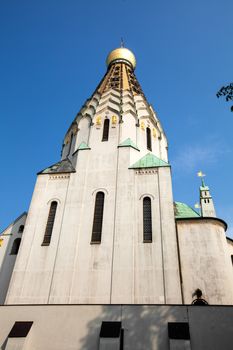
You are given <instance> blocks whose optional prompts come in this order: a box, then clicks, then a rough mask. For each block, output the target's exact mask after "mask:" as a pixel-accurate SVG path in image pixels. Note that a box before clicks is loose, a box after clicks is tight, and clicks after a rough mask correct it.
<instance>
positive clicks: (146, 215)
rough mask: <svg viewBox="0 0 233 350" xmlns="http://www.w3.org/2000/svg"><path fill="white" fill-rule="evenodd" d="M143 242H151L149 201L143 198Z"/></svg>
mask: <svg viewBox="0 0 233 350" xmlns="http://www.w3.org/2000/svg"><path fill="white" fill-rule="evenodd" d="M143 242H152V219H151V199H150V198H149V197H145V198H143Z"/></svg>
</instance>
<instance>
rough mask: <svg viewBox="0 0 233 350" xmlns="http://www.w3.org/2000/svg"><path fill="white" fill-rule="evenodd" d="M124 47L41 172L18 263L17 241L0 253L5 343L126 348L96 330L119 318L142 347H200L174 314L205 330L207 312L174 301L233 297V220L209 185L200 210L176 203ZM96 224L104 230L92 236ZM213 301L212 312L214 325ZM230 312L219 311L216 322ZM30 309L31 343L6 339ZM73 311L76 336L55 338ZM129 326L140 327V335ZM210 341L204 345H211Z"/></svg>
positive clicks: (224, 301) (153, 122)
mask: <svg viewBox="0 0 233 350" xmlns="http://www.w3.org/2000/svg"><path fill="white" fill-rule="evenodd" d="M124 50H126V49H124ZM124 50H123V51H121V49H120V51H119V52H120V53H119V52H118V55H115V56H114V55H113V56H111V57H115V58H114V59H113V60H112V61H111V60H110V63H109V67H108V70H107V73H106V75H105V76H104V78H103V80H102V81H101V83H100V84H99V86H98V87H97V89H96V90H95V92H94V94H93V95H92V97H91V98H90V99H88V100H87V101H86V103H85V104H84V106H83V107H82V109H81V111H80V112H79V113H78V114H77V116H76V118H75V120H74V121H73V122H72V124H71V126H70V128H69V129H68V131H67V133H66V135H65V138H64V144H63V147H62V158H61V161H60V162H58V163H57V164H54V165H52V166H50V167H49V168H47V169H45V170H43V171H42V172H40V173H39V174H38V178H37V181H36V185H35V189H34V193H33V197H32V201H31V205H30V208H29V212H28V215H27V220H26V225H25V229H24V233H23V237H22V243H21V247H20V251H19V254H18V257H17V260H16V263H15V266H14V269H13V263H7V261H8V260H9V259H10V256H9V249H10V248H7V249H8V253H7V250H6V248H4V249H5V250H4V249H2V248H1V250H0V266H1V275H0V281H1V278H2V281H3V284H2V286H3V288H2V292H1V300H0V302H1V303H3V302H4V300H5V304H6V306H4V307H3V308H2V311H3V312H6V311H5V310H7V312H9V317H6V324H5V326H4V327H5V328H4V332H5V333H4V332H3V336H2V340H1V341H2V342H4V341H5V342H6V343H5V345H4V346H7V347H6V349H14V346H16V348H17V349H22V348H23V349H27V348H28V349H41V348H43V349H60V348H61V349H64V348H65V349H95V348H96V349H97V348H98V347H99V349H101V350H104V349H119V346H120V345H119V339H118V340H115V341H114V340H109V339H108V340H106V339H103V340H101V339H100V340H99V338H98V337H99V336H98V335H97V333H99V327H100V325H99V324H101V322H102V321H111V320H113V321H114V320H115V321H117V320H120V321H121V322H123V324H124V328H125V330H127V331H128V335H127V336H126V338H125V339H128V340H127V341H128V343H127V342H126V344H128V345H126V347H125V348H127V349H137V348H138V349H142V347H137V345H136V344H137V342H138V343H139V344H140V338H141V337H142V339H143V340H142V341H143V344H145V347H144V348H145V349H149V348H151V349H168V348H170V349H183V348H184V347H185V348H187V349H189V348H190V346H191V345H190V341H188V342H186V341H184V339H183V340H182V339H179V340H182V341H181V342H180V341H178V340H177V339H176V340H177V341H176V340H174V339H173V338H172V339H173V340H171V339H170V340H169V339H168V338H167V333H166V336H165V329H166V332H167V323H168V322H171V321H170V320H173V319H174V320H175V321H174V322H184V321H185V322H186V321H187V312H188V313H190V315H194V316H192V317H194V318H193V319H192V321H190V322H191V323H192V327H193V329H195V330H193V332H194V333H195V332H196V333H195V334H196V335H197V334H198V332H199V330H197V329H196V328H195V327H196V325H195V322H196V320H197V319H198V318H199V317H202V316H201V315H202V312H201V311H197V313H196V311H194V310H193V309H192V307H191V308H190V307H187V308H186V307H182V306H177V307H176V306H170V307H168V306H166V305H181V304H191V303H192V301H193V300H194V299H196V296H197V294H195V293H197V291H198V290H201V292H202V294H203V298H204V299H205V300H206V301H207V302H208V303H209V304H212V305H214V304H215V305H232V303H233V275H232V272H233V271H232V261H231V256H233V248H232V247H233V244H232V242H231V240H228V241H227V240H226V236H225V230H226V224H225V223H224V222H223V221H222V220H221V219H218V218H216V214H215V209H214V204H213V200H212V197H211V196H210V193H209V189H208V187H206V186H204V187H201V188H200V203H201V209H202V215H201V216H200V215H199V214H198V213H196V212H194V211H193V210H192V209H191V208H189V207H188V206H187V205H185V204H184V203H179V202H175V203H174V200H173V193H172V181H171V180H172V179H171V167H170V165H169V163H168V154H167V139H166V136H165V134H164V131H163V129H162V126H161V123H160V121H159V120H158V117H157V115H156V113H155V112H154V111H153V109H152V107H151V106H150V105H149V104H148V102H147V100H146V98H145V96H144V94H143V92H142V90H141V88H140V85H139V84H138V82H137V80H136V77H135V75H134V69H133V66H134V65H135V62H134V61H133V59H132V57H131V56H130V55H129V56H125V52H124ZM113 53H114V52H113ZM130 54H131V55H132V53H130ZM127 55H128V54H127ZM132 62H134V63H132ZM99 193H101V196H102V198H104V199H103V202H102V204H103V207H102V208H103V210H102V209H101V210H102V211H101V213H102V216H101V215H100V214H96V208H97V204H96V203H97V196H98V194H99ZM54 203H55V204H54ZM145 203H147V204H145ZM148 203H149V204H148ZM53 205H55V206H53ZM146 205H147V207H146ZM52 207H53V208H55V209H53V210H52ZM98 208H99V209H98V210H99V211H98V213H99V212H100V207H98ZM98 215H99V216H98ZM97 216H98V218H97ZM100 216H101V220H100ZM96 218H97V219H96ZM25 219H26V216H25V215H24V216H22V218H20V220H19V221H17V225H20V224H22V223H24V221H25ZM98 220H99V221H98ZM100 221H101V224H100ZM96 222H97V224H96ZM17 225H16V226H17ZM95 225H96V226H95ZM98 225H99V226H98ZM97 226H98V234H99V236H98V237H99V238H98V239H93V237H94V233H95V234H96V231H95V230H97V228H96V227H97ZM100 226H101V228H100ZM17 227H18V226H17ZM17 227H16V232H17V229H18V228H17ZM7 232H8V231H7ZM7 232H4V235H5V236H6V235H7V234H8V233H7ZM12 232H13V231H12ZM15 234H16V235H17V233H15ZM148 235H149V236H148ZM13 236H14V232H13ZM148 237H149V238H148ZM12 239H13V238H12ZM8 246H9V247H10V243H9V244H8V245H5V247H8ZM9 261H10V260H9ZM7 264H8V265H7ZM6 266H10V267H8V268H6ZM12 269H13V273H12ZM11 274H12V276H11ZM10 278H11V282H10V286H9V288H8V285H9V280H10ZM6 294H7V296H6ZM5 296H6V299H5ZM196 300H199V297H197V299H196ZM200 300H202V299H200ZM200 300H199V301H200ZM25 304H27V305H29V306H23V305H25ZM52 304H53V305H52ZM61 304H63V305H61ZM68 304H69V305H68ZM74 304H75V305H76V306H75V307H72V305H74ZM93 304H95V306H93ZM122 304H125V306H122ZM140 304H142V306H139V305H140ZM152 304H157V306H152ZM7 305H15V306H7ZM36 305H40V308H39V306H36ZM46 305H47V306H46ZM57 305H60V306H57ZM159 305H161V306H159ZM11 308H12V309H11ZM210 309H211V308H209V307H208V309H206V312H205V313H203V325H204V323H205V321H204V320H205V318H208V317H209V311H208V310H210ZM10 310H13V311H12V313H11V311H10ZM19 310H21V311H19ZM36 310H39V312H38V314H37V315H35V313H37V311H36ZM122 310H123V311H122ZM197 310H200V308H199V307H197ZM212 310H214V309H212ZM222 310H223V311H222ZM225 310H227V308H226V309H218V311H217V314H216V315H218V316H216V318H215V316H214V317H213V322H216V319H217V317H219V315H221V313H222V312H223V313H226V314H227V313H228V311H225ZM105 311H106V314H105ZM20 312H22V315H24V316H23V317H24V318H26V319H27V320H28V321H33V322H34V321H37V326H36V327H37V328H35V326H33V327H34V328H32V330H31V331H30V332H29V334H31V332H34V330H33V329H35V333H32V334H34V338H32V339H31V340H27V341H28V343H27V345H26V343H24V342H23V345H22V344H21V345H17V344H16V345H14V342H15V340H12V337H10V338H9V339H8V338H7V334H8V333H9V329H10V328H11V327H10V325H12V322H13V319H14V320H15V321H17V320H20V319H21V318H20V317H19V314H20ZM57 312H58V314H59V315H60V316H59V317H61V319H59V320H58V317H57ZM157 312H159V314H157ZM231 312H232V309H231V311H230V313H231ZM62 313H63V314H64V315H66V316H67V317H68V320H67V325H65V329H66V330H67V329H69V332H70V336H71V338H72V341H69V339H68V337H67V338H65V340H64V341H59V340H57V341H55V340H54V338H55V333H57V332H58V333H59V332H60V329H61V328H62V325H64V317H65V316H61V314H62ZM77 313H78V314H79V317H78V318H77ZM128 313H130V314H132V316H133V318H135V319H136V320H137V318H140V317H142V315H143V317H144V316H145V315H146V316H145V319H143V321H144V322H146V324H148V327H149V329H150V331H149V333H150V335H151V337H150V341H151V343H150V344H149V343H148V341H149V340H148V339H149V338H148V337H147V335H146V334H145V335H144V332H145V325H144V324H143V323H142V322H141V321H140V320H139V321H138V323H137V322H136V321H135V322H136V323H135V325H134V326H133V323H132V319H131V320H127V315H128ZM173 314H174V315H178V316H174V315H173ZM158 315H160V316H161V317H162V315H163V316H164V315H165V316H164V318H163V317H162V318H160V316H158ZM173 316H174V317H173ZM143 317H142V318H143ZM154 317H155V318H156V327H158V332H157V333H156V332H155V334H153V330H152V328H153V322H154ZM192 317H191V318H192ZM0 319H1V318H0ZM43 319H46V320H47V321H46V322H48V324H50V325H51V333H50V332H49V331H47V329H46V328H47V326H45V324H43ZM74 319H75V321H74ZM95 320H98V322H97V321H96V322H97V323H96V324H98V327H97V328H98V329H97V328H95V327H96V326H95V324H94V323H93V322H94V321H95ZM74 322H78V325H79V332H78V333H77V334H75V332H76V328H75V327H74V325H73V323H74ZM163 322H164V324H163ZM187 322H189V320H188V321H187ZM60 323H61V324H60ZM87 324H88V325H89V326H90V324H91V326H90V327H91V332H92V331H93V329H92V328H93V327H94V338H93V342H94V343H93V344H95V346H94V345H93V344H92V341H91V340H88V338H87V337H89V335H88V331H87ZM89 326H88V327H89ZM38 327H39V328H38ZM197 328H198V327H197ZM58 329H59V331H58ZM204 329H205V331H206V328H205V327H204ZM40 332H42V335H43V334H44V338H43V336H42V337H41V339H42V340H41V339H40V340H39V339H38V337H40V336H39V334H41V333H40ZM43 332H44V333H43ZM130 332H135V337H134V339H133V337H132V336H131V335H130V334H131V333H130ZM160 332H162V333H161V334H162V335H161V334H160ZM216 334H217V333H216ZM196 335H195V336H196ZM4 337H5V338H4ZM50 337H51V339H52V340H51V339H50ZM146 337H147V338H148V339H146ZM160 337H161V342H160V340H159V339H160ZM209 338H210V336H208V337H207V338H206V339H207V340H206V343H205V340H203V344H202V345H203V346H204V344H207V345H206V346H207V347H206V348H208V349H212V348H211V344H212V343H211V341H212V340H211V341H210V340H209ZM216 338H217V337H216ZM4 339H5V340H4ZM43 339H45V340H43ZM57 339H60V338H59V337H58V338H57ZM203 339H204V338H203ZM8 340H9V342H8ZM30 342H31V343H30ZM67 342H68V343H67ZM82 342H87V343H86V347H84V346H83V345H81V344H83V343H82ZM16 343H17V341H16ZM58 343H59V346H58V345H57V344H58ZM12 344H13V345H12ZM32 344H33V345H32ZM67 344H70V345H67ZM146 344H147V345H146ZM165 344H166V346H165ZM198 344H199V345H198ZM0 346H1V343H0ZM17 346H18V347H17ZM20 346H21V347H20ZM121 346H122V345H121ZM198 346H200V343H198V341H197V343H196V345H193V343H192V349H201V347H198ZM204 348H205V347H203V349H204ZM229 348H230V347H229ZM216 349H217V348H216ZM224 349H228V347H226V348H224Z"/></svg>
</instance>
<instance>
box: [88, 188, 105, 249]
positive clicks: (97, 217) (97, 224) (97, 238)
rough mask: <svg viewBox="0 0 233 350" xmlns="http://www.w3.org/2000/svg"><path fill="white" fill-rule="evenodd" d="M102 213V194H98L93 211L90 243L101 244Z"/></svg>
mask: <svg viewBox="0 0 233 350" xmlns="http://www.w3.org/2000/svg"><path fill="white" fill-rule="evenodd" d="M103 212H104V193H103V192H98V193H97V194H96V198H95V210H94V220H93V227H92V236H91V243H100V242H101V234H102V223H103Z"/></svg>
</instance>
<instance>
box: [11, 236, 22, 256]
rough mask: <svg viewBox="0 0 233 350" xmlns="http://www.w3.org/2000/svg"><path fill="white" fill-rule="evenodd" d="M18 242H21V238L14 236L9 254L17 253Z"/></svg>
mask: <svg viewBox="0 0 233 350" xmlns="http://www.w3.org/2000/svg"><path fill="white" fill-rule="evenodd" d="M20 243H21V238H16V239H15V240H14V243H13V246H12V248H11V255H17V254H18V251H19V246H20Z"/></svg>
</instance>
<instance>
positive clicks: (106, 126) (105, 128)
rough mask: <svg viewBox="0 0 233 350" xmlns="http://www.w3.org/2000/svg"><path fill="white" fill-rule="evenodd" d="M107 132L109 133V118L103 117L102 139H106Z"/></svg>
mask: <svg viewBox="0 0 233 350" xmlns="http://www.w3.org/2000/svg"><path fill="white" fill-rule="evenodd" d="M108 134H109V119H105V121H104V128H103V137H102V141H108Z"/></svg>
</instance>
